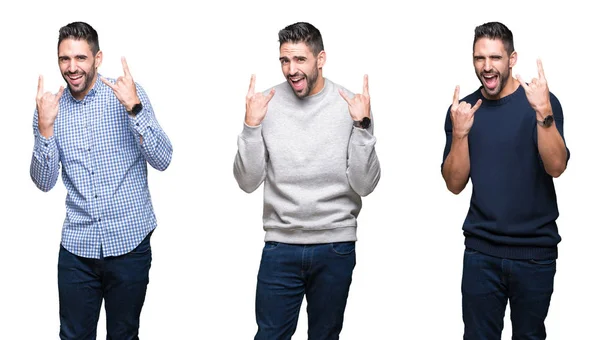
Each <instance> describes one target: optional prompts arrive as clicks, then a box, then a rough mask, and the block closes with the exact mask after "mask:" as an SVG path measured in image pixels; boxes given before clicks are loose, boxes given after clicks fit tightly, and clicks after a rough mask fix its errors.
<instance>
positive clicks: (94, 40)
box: [58, 21, 100, 55]
mask: <svg viewBox="0 0 600 340" xmlns="http://www.w3.org/2000/svg"><path fill="white" fill-rule="evenodd" d="M65 39H75V40H82V39H83V40H85V41H87V43H88V45H90V49H91V50H92V53H93V54H94V55H96V53H98V51H100V43H99V42H98V32H96V30H95V29H94V28H93V27H92V26H90V25H89V24H87V23H85V22H81V21H77V22H72V23H70V24H68V25H66V26H63V27H61V28H60V30H59V31H58V46H60V43H61V42H62V41H63V40H65Z"/></svg>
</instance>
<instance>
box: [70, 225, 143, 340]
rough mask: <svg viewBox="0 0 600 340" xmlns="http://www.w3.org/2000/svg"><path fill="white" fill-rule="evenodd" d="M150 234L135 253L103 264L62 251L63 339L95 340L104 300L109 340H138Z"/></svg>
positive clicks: (104, 259) (105, 261)
mask: <svg viewBox="0 0 600 340" xmlns="http://www.w3.org/2000/svg"><path fill="white" fill-rule="evenodd" d="M151 234H152V233H150V234H149V235H148V236H147V237H146V238H145V239H144V241H142V242H141V243H140V244H139V245H138V246H137V247H136V248H135V249H134V250H132V251H131V252H129V253H127V254H125V255H122V256H115V257H106V258H103V259H99V260H98V259H89V258H83V257H79V256H76V255H74V254H72V253H70V252H69V251H67V250H66V249H65V248H63V247H62V246H61V247H60V252H59V257H58V293H59V302H60V338H61V339H63V340H67V339H68V340H89V339H96V327H97V324H98V318H99V316H100V308H101V306H102V299H104V307H105V309H106V329H107V336H106V339H110V340H137V339H138V329H139V325H140V313H141V311H142V305H143V304H144V299H145V297H146V287H147V285H148V282H149V272H150V263H151V262H152V251H151V249H150V236H151Z"/></svg>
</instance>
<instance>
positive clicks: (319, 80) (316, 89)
mask: <svg viewBox="0 0 600 340" xmlns="http://www.w3.org/2000/svg"><path fill="white" fill-rule="evenodd" d="M323 87H325V78H323V76H322V75H321V73H320V72H319V77H318V78H317V82H316V83H315V87H313V89H312V91H310V94H309V96H312V95H315V94H317V93H319V92H321V90H322V89H323Z"/></svg>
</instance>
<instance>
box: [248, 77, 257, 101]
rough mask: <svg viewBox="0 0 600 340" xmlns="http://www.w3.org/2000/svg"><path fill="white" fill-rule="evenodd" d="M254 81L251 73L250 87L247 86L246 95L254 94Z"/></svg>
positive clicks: (254, 78)
mask: <svg viewBox="0 0 600 340" xmlns="http://www.w3.org/2000/svg"><path fill="white" fill-rule="evenodd" d="M255 81H256V76H255V75H254V74H253V75H252V76H251V77H250V87H249V88H248V95H249V96H252V95H254V82H255Z"/></svg>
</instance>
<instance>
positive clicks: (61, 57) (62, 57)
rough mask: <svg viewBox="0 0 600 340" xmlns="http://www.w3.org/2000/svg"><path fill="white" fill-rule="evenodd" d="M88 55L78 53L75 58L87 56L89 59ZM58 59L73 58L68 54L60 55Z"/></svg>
mask: <svg viewBox="0 0 600 340" xmlns="http://www.w3.org/2000/svg"><path fill="white" fill-rule="evenodd" d="M87 57H88V56H87V55H85V54H77V55H75V56H73V58H86V59H87ZM58 59H71V57H70V56H68V55H59V56H58Z"/></svg>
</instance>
